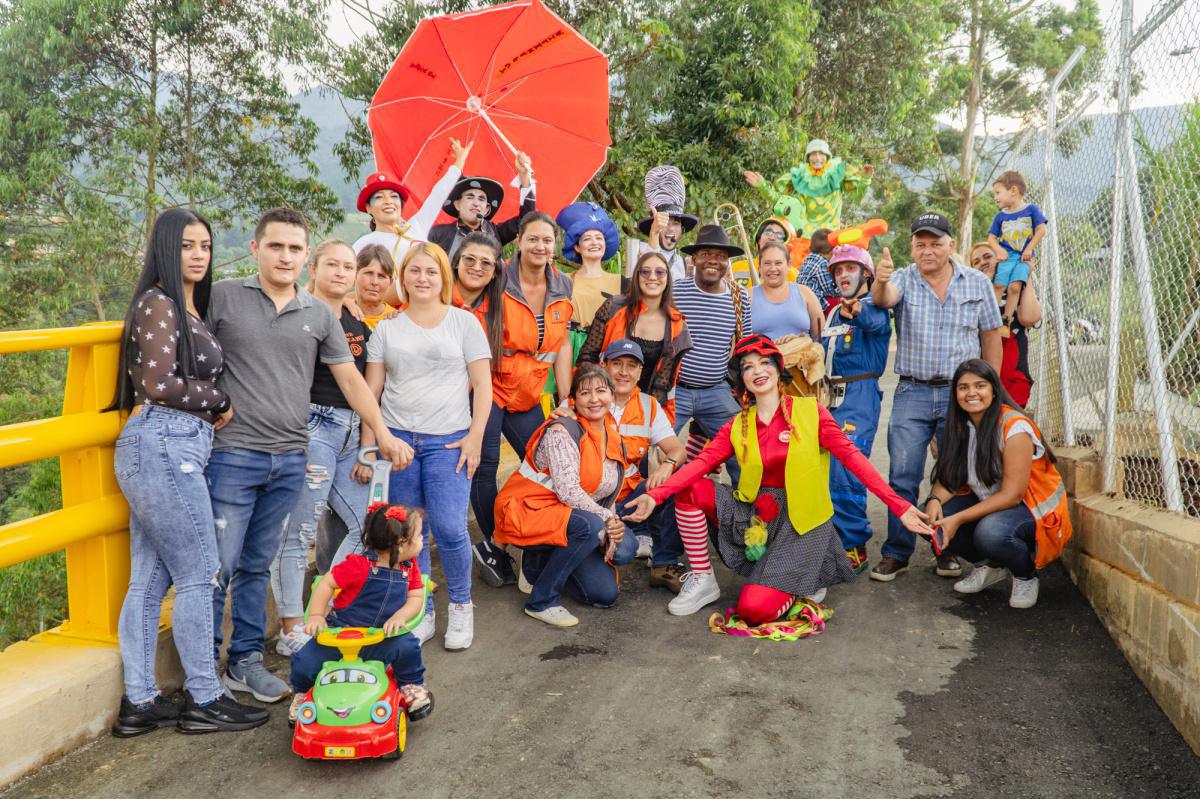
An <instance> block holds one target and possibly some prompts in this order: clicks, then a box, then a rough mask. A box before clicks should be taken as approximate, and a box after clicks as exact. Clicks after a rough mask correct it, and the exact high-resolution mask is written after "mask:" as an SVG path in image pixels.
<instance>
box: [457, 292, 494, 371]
mask: <svg viewBox="0 0 1200 799" xmlns="http://www.w3.org/2000/svg"><path fill="white" fill-rule="evenodd" d="M450 302H451V303H452V304H453V305H454V307H455V308H462V309H463V310H464V311H470V312H471V313H472V314H474V315H475V318H476V319H478V320H479V324H481V325H483V332H484V335H487V309H488V298H487V295H486V294H480V295H479V304H478V305H468V304H467V303H466V301H464V300H463V298H462V294H461V293H459V290H458V283H457V282H455V284H454V297H453V298H452V299H451V301H450ZM492 357H495V354H494V353H493V356H492Z"/></svg>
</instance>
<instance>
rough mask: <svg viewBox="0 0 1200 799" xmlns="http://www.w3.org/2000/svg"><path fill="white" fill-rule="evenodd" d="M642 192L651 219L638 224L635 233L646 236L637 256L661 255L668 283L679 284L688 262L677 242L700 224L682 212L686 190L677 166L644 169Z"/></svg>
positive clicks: (667, 165)
mask: <svg viewBox="0 0 1200 799" xmlns="http://www.w3.org/2000/svg"><path fill="white" fill-rule="evenodd" d="M645 190H646V205H647V206H649V208H650V216H647V217H645V218H644V219H641V220H639V221H638V230H639V231H641V233H642V235H643V236H645V237H646V242H644V243H642V244H641V246H640V247H639V248H638V254H639V255H641V254H643V253H646V252H656V253H658V254H659V255H661V256H662V257H663V258H665V259H666V260H667V268H668V269H670V270H671V280H672V281H673V282H676V283H678V282H679V281H680V280H683V279H684V278H685V277H687V275H688V271H687V260H686V259H685V258H684V256H683V255H681V254H680V250H679V240H680V239H681V238H683V234H684V233H687V232H688V231H690V230H691V229H692V228H694V227H696V225H698V224H700V219H699V217H696V216H693V215H692V214H686V213H684V211H683V207H684V204H685V203H686V201H687V189H685V188H684V184H683V173H682V172H680V171H679V168H678V167H675V166H671V165H670V164H665V165H663V166H656V167H653V168H651V169H649V170H647V171H646V179H645Z"/></svg>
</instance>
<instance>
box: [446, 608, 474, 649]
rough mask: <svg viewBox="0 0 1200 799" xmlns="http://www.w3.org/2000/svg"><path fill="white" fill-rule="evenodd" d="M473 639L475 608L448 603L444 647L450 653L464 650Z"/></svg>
mask: <svg viewBox="0 0 1200 799" xmlns="http://www.w3.org/2000/svg"><path fill="white" fill-rule="evenodd" d="M474 638H475V606H474V605H472V604H471V603H470V602H468V603H466V604H465V605H459V604H455V603H453V602H452V603H450V607H449V619H448V620H447V621H446V639H445V646H446V648H447V649H449V650H450V651H452V652H453V651H457V650H459V649H466V648H467V647H469V646H470V645H471V641H472V640H473V639H474Z"/></svg>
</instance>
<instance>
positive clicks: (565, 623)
mask: <svg viewBox="0 0 1200 799" xmlns="http://www.w3.org/2000/svg"><path fill="white" fill-rule="evenodd" d="M525 615H526V616H529V617H531V618H534V619H537V620H538V621H544V622H546V624H549V625H550V626H551V627H574V626H575V625H576V624H579V619H577V618H575V617H574V616H572V615H571V611H569V610H567V609H566V608H564V607H563V606H562V605H552V606H551V607H548V608H546V609H545V610H530V609H529V608H525Z"/></svg>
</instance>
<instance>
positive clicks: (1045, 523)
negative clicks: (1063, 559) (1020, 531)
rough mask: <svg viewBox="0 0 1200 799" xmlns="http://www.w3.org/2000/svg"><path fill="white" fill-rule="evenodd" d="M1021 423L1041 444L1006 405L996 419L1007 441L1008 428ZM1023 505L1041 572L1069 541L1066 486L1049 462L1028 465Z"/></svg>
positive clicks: (1039, 434)
mask: <svg viewBox="0 0 1200 799" xmlns="http://www.w3.org/2000/svg"><path fill="white" fill-rule="evenodd" d="M1022 420H1024V421H1026V422H1028V423H1029V426H1030V427H1032V428H1033V432H1034V435H1036V436H1037V437H1038V439H1039V440H1041V441H1042V442H1045V439H1044V438H1042V431H1041V430H1038V428H1037V425H1036V424H1034V422H1033V420H1032V419H1030V418H1029V417H1028V416H1026V415H1025V414H1023V413H1021V412H1020V411H1018V410H1016V409H1015V408H1010V407H1008V406H1007V405H1006V406H1004V410H1003V414H1002V416H1001V417H1000V421H1001V423H1002V424H1003V425H1004V438H1005V440H1007V439H1008V431H1009V430H1011V429H1012V426H1013V425H1014V424H1016V423H1017V422H1019V421H1022ZM1024 501H1025V507H1027V508H1029V512H1030V513H1032V514H1033V518H1034V519H1035V520H1036V521H1037V557H1036V559H1035V561H1034V565H1035V566H1036V567H1037V568H1039V569H1042V568H1045V567H1046V566H1048V565H1049V564H1051V563H1053V562H1054V561H1055V560H1057V559H1058V556H1059V555H1061V554H1062V551H1063V547H1065V546H1066V545H1067V542H1068V541H1070V540H1071V515H1070V511H1069V510H1068V509H1067V486H1066V484H1065V483H1064V482H1063V479H1062V475H1060V474H1059V473H1058V469H1056V468H1055V467H1054V464H1053V463H1051V462H1050V459H1049V458H1047V457H1045V456H1043V457H1041V458H1037V459H1035V460H1034V461H1033V463H1032V464H1031V465H1030V467H1029V485H1028V486H1026V488H1025V497H1024Z"/></svg>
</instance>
